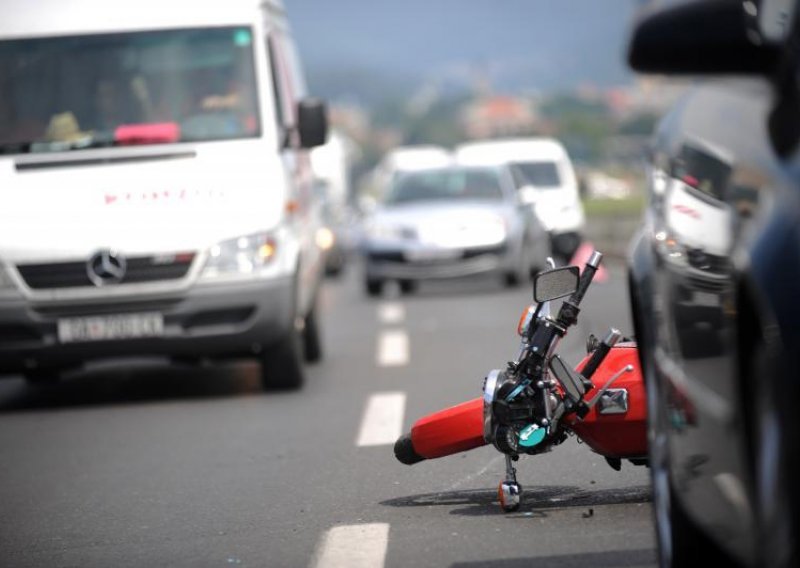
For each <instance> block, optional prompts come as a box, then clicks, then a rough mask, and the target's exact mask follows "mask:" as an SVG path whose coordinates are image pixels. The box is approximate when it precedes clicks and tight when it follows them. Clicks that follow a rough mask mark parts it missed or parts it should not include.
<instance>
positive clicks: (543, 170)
mask: <svg viewBox="0 0 800 568" xmlns="http://www.w3.org/2000/svg"><path fill="white" fill-rule="evenodd" d="M511 173H512V174H513V176H514V184H515V185H516V186H517V189H521V188H523V187H526V186H533V187H538V188H558V187H560V186H561V179H560V178H559V176H558V166H557V165H556V163H555V162H514V163H512V164H511Z"/></svg>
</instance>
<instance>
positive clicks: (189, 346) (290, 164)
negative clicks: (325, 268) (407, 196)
mask: <svg viewBox="0 0 800 568" xmlns="http://www.w3.org/2000/svg"><path fill="white" fill-rule="evenodd" d="M304 97H305V85H304V80H303V76H302V72H301V69H300V66H299V60H298V57H297V54H296V51H295V48H294V45H293V43H292V39H291V36H290V33H289V29H288V27H287V24H286V19H285V14H284V10H283V6H282V4H281V2H280V0H266V1H265V0H225V1H221V2H216V1H215V2H205V1H204V2H196V1H192V0H184V1H181V0H171V1H169V2H163V1H159V0H139V1H137V2H110V1H108V0H71V1H70V2H65V1H63V0H8V1H4V2H2V3H0V372H2V373H23V374H24V375H25V376H26V377H27V378H28V379H30V380H44V379H52V378H53V377H56V376H58V374H59V371H61V370H64V369H68V368H72V367H77V366H80V365H82V364H83V363H85V362H88V361H91V360H95V359H100V358H117V357H125V356H140V355H156V356H165V357H167V358H173V359H179V360H181V361H193V360H196V361H200V360H206V359H216V358H229V357H256V358H258V359H260V360H261V361H262V362H263V368H264V372H263V376H264V384H265V385H269V386H273V387H279V388H296V387H299V386H300V384H301V382H302V379H303V369H302V362H303V359H305V360H309V361H310V360H315V359H318V358H319V357H320V355H321V350H320V344H319V336H318V329H317V321H316V309H315V306H316V297H317V290H318V287H319V283H320V276H321V273H322V272H321V268H322V264H321V261H322V256H321V254H320V251H319V249H318V248H317V246H316V244H315V238H314V237H315V231H316V230H317V228H318V222H319V221H318V218H317V217H318V212H317V210H316V205H315V203H314V200H313V199H312V186H311V184H312V178H313V176H312V173H311V167H310V162H309V158H308V150H307V148H310V147H313V146H317V145H319V144H321V143H322V142H324V139H325V135H326V129H327V125H326V119H325V109H324V106H323V105H322V103H321V102H319V101H316V100H314V99H307V98H304Z"/></svg>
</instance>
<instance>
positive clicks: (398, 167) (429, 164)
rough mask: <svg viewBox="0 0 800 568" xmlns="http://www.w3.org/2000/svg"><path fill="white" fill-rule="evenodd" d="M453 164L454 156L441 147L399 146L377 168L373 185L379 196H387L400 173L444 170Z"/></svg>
mask: <svg viewBox="0 0 800 568" xmlns="http://www.w3.org/2000/svg"><path fill="white" fill-rule="evenodd" d="M452 163H453V155H452V154H451V153H450V151H449V150H447V149H445V148H442V147H441V146H434V145H419V146H398V147H397V148H394V149H392V150H390V151H389V152H387V153H386V155H385V156H384V157H383V159H382V160H381V161H380V163H379V164H378V165H377V166H376V167H375V169H374V170H373V172H372V181H371V184H372V185H373V186H374V189H375V191H376V192H377V194H378V195H379V196H385V195H386V192H387V191H389V189H390V188H391V185H392V182H393V180H394V177H395V175H397V174H398V173H401V172H415V171H419V170H426V169H430V168H443V167H445V166H449V165H450V164H452Z"/></svg>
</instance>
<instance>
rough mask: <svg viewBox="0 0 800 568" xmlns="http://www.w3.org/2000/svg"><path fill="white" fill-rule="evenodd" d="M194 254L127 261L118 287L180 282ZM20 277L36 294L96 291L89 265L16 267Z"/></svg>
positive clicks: (137, 258) (84, 263)
mask: <svg viewBox="0 0 800 568" xmlns="http://www.w3.org/2000/svg"><path fill="white" fill-rule="evenodd" d="M194 256H195V255H194V254H193V253H181V254H179V255H174V256H169V255H168V256H166V257H165V256H163V255H162V256H157V257H156V256H142V257H133V258H128V259H126V264H127V266H126V270H125V275H124V276H123V278H122V280H121V281H120V282H119V283H118V284H115V285H119V284H137V283H142V282H157V281H159V280H177V279H179V278H183V277H184V276H186V274H187V273H188V272H189V268H190V267H191V265H192V260H194ZM17 270H19V273H20V276H22V279H23V280H25V283H26V284H27V285H28V286H29V287H30V288H32V289H33V290H46V289H52V288H80V287H94V284H93V283H92V281H91V280H90V279H89V275H88V273H87V268H86V262H57V263H47V264H20V265H17Z"/></svg>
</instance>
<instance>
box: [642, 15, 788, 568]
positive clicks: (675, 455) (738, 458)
mask: <svg viewBox="0 0 800 568" xmlns="http://www.w3.org/2000/svg"><path fill="white" fill-rule="evenodd" d="M797 8H798V6H797V2H795V1H793V0H789V1H786V0H762V1H760V2H727V1H714V2H712V1H707V2H690V3H683V4H679V5H677V6H676V5H669V4H668V5H667V6H666V7H664V8H663V9H662V10H660V11H656V12H649V13H648V15H647V16H646V17H645V19H643V20H642V21H641V22H639V24H638V25H637V26H636V28H635V31H634V34H633V39H632V41H631V44H630V51H629V58H630V59H629V60H630V62H631V65H632V67H633V68H634V69H635V70H637V71H642V72H647V73H656V74H659V75H663V74H673V75H705V76H713V75H719V76H722V77H721V78H716V80H715V79H714V78H711V77H709V78H708V79H707V80H704V81H702V82H700V81H698V82H696V84H695V86H694V87H693V88H692V89H691V90H690V91H689V92H688V93H687V95H686V96H685V97H684V98H683V100H682V101H680V103H679V104H677V105H676V106H675V107H674V108H673V109H672V110H671V111H670V112H669V114H667V116H665V117H664V119H663V120H662V121H661V123H660V124H659V126H658V128H657V130H656V133H655V136H654V138H653V142H652V144H651V148H650V152H649V158H650V164H649V166H650V174H651V175H650V176H649V184H648V194H649V202H648V206H647V208H646V210H645V215H644V224H643V226H642V228H641V230H640V232H639V233H638V235H637V237H636V239H635V240H634V242H633V243H632V247H631V249H630V257H629V278H630V286H629V289H630V299H631V311H632V314H633V321H634V327H635V329H636V337H637V340H638V344H639V353H640V355H641V359H642V367H643V369H644V378H645V386H646V393H647V398H648V415H649V416H648V423H649V435H648V438H649V441H650V444H649V455H650V466H651V472H652V478H653V509H654V512H655V520H656V529H657V530H656V535H657V538H658V545H659V547H658V548H659V563H660V565H661V566H662V567H664V568H671V567H684V566H701V565H702V566H752V567H770V568H784V567H796V566H800V538H798V535H800V485H798V482H797V480H798V477H800V413H798V407H799V406H800V380H799V377H798V355H799V354H800V349H799V348H800V153H798V149H800V110H798V109H800V91H798V87H797V69H798V67H797V61H798V60H797V45H798V41H800V11H798V9H797ZM709 30H713V33H709ZM733 75H740V77H733ZM746 75H749V77H745V76H746Z"/></svg>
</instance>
